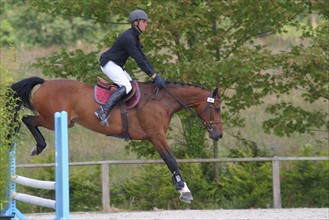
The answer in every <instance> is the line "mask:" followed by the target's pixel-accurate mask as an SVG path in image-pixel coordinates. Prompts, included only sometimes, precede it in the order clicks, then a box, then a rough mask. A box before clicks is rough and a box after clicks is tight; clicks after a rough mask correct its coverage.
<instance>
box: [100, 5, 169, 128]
mask: <svg viewBox="0 0 329 220" xmlns="http://www.w3.org/2000/svg"><path fill="white" fill-rule="evenodd" d="M128 20H129V23H130V24H131V28H129V29H128V30H126V31H124V32H123V33H122V34H121V35H120V36H119V37H118V38H117V40H116V41H115V42H114V44H113V45H112V47H111V48H110V49H108V50H107V51H106V52H104V53H103V54H102V55H101V57H100V66H101V69H102V71H103V72H104V73H105V74H106V75H107V76H108V77H109V78H110V79H111V80H112V81H113V82H114V83H115V84H117V85H118V86H119V89H118V90H117V91H115V93H113V95H112V96H111V98H110V99H109V100H108V101H107V102H106V104H105V105H103V106H101V107H100V108H99V109H98V110H97V111H96V112H95V115H96V117H97V118H99V119H101V124H102V125H104V124H106V125H107V126H108V122H107V118H108V117H109V113H110V111H111V110H112V109H113V108H114V107H115V106H116V104H117V103H118V101H119V100H120V99H121V98H122V97H123V96H125V95H126V94H128V93H129V92H130V91H131V89H132V86H131V84H130V81H131V77H130V75H129V74H128V73H127V71H126V70H125V69H124V65H125V63H126V61H127V59H128V57H129V56H131V57H132V58H133V59H134V60H135V61H136V63H137V64H138V66H139V67H140V68H141V69H142V70H143V71H144V72H145V73H146V74H147V75H149V76H150V77H151V78H152V80H153V81H154V82H155V83H156V84H157V86H159V87H160V88H161V87H162V88H164V87H166V84H165V82H164V80H163V79H162V77H160V76H159V75H157V74H156V73H155V71H154V69H153V67H152V66H151V64H150V62H149V61H148V60H147V58H146V56H145V54H144V53H143V50H142V45H141V43H140V41H139V35H140V34H141V33H143V32H144V31H145V29H146V27H147V20H148V16H147V14H146V13H145V12H144V11H143V10H139V9H136V10H134V11H132V12H131V13H130V15H129V19H128Z"/></svg>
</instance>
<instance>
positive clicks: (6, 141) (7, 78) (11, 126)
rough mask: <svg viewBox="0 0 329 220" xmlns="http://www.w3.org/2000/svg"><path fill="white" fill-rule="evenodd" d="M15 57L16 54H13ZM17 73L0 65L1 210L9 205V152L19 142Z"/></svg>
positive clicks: (8, 67)
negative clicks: (15, 95)
mask: <svg viewBox="0 0 329 220" xmlns="http://www.w3.org/2000/svg"><path fill="white" fill-rule="evenodd" d="M12 56H14V54H12ZM15 76H16V74H15V72H14V71H13V70H12V69H11V67H10V66H9V65H5V64H4V63H3V62H2V61H1V63H0V170H1V172H0V185H1V187H0V201H1V202H0V210H2V209H3V208H4V207H6V206H7V204H8V199H9V198H8V197H7V196H8V194H7V192H6V189H8V188H9V183H10V181H9V179H10V157H9V151H10V150H11V147H12V146H13V144H14V142H15V141H16V140H17V135H16V131H17V129H18V128H19V126H20V122H19V121H17V120H15V119H16V118H19V115H18V114H17V113H15V110H14V109H15V106H16V101H17V99H15V98H13V96H12V95H13V91H12V90H11V89H10V85H11V83H12V82H13V79H14V77H15Z"/></svg>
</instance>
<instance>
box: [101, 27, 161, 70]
mask: <svg viewBox="0 0 329 220" xmlns="http://www.w3.org/2000/svg"><path fill="white" fill-rule="evenodd" d="M139 34H140V33H139V32H138V31H137V30H136V29H135V28H133V27H131V28H130V29H128V30H126V31H124V32H123V33H122V34H121V35H120V36H119V37H118V39H117V40H116V41H115V42H114V44H113V45H112V47H111V48H110V49H108V50H107V51H106V52H104V53H103V54H102V55H101V58H100V65H101V66H102V67H104V66H105V64H106V63H107V62H109V61H110V60H111V61H113V62H114V63H116V64H117V65H119V66H121V67H122V68H124V65H125V63H126V62H127V59H128V57H129V56H131V57H132V58H133V59H134V60H135V61H136V63H137V64H138V66H139V67H140V68H141V69H142V70H143V71H144V72H145V73H146V74H147V75H149V76H151V75H152V74H153V73H155V71H154V69H153V67H152V66H151V64H150V62H149V61H148V60H147V58H146V56H145V54H144V52H143V50H142V45H141V43H140V41H139Z"/></svg>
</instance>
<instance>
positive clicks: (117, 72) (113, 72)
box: [101, 61, 132, 94]
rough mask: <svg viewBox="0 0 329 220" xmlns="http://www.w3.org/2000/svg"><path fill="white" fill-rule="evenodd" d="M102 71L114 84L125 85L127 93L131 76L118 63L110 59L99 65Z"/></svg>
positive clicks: (129, 89) (130, 87)
mask: <svg viewBox="0 0 329 220" xmlns="http://www.w3.org/2000/svg"><path fill="white" fill-rule="evenodd" d="M101 69H102V71H103V73H105V75H106V76H107V77H108V78H110V79H111V80H112V81H113V82H114V83H115V84H117V85H118V86H119V87H122V86H125V87H126V94H128V93H129V92H130V91H131V89H132V86H131V83H130V81H131V77H130V76H129V74H128V73H127V72H126V71H125V70H123V69H122V68H121V67H120V66H119V65H117V64H115V63H114V62H112V61H109V62H108V63H107V64H106V65H105V66H104V67H101Z"/></svg>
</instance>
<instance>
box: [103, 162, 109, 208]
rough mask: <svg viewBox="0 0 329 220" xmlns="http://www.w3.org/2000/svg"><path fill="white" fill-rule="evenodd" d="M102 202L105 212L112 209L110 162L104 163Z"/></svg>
mask: <svg viewBox="0 0 329 220" xmlns="http://www.w3.org/2000/svg"><path fill="white" fill-rule="evenodd" d="M102 204H103V212H109V211H110V181H109V164H107V163H103V164H102Z"/></svg>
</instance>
